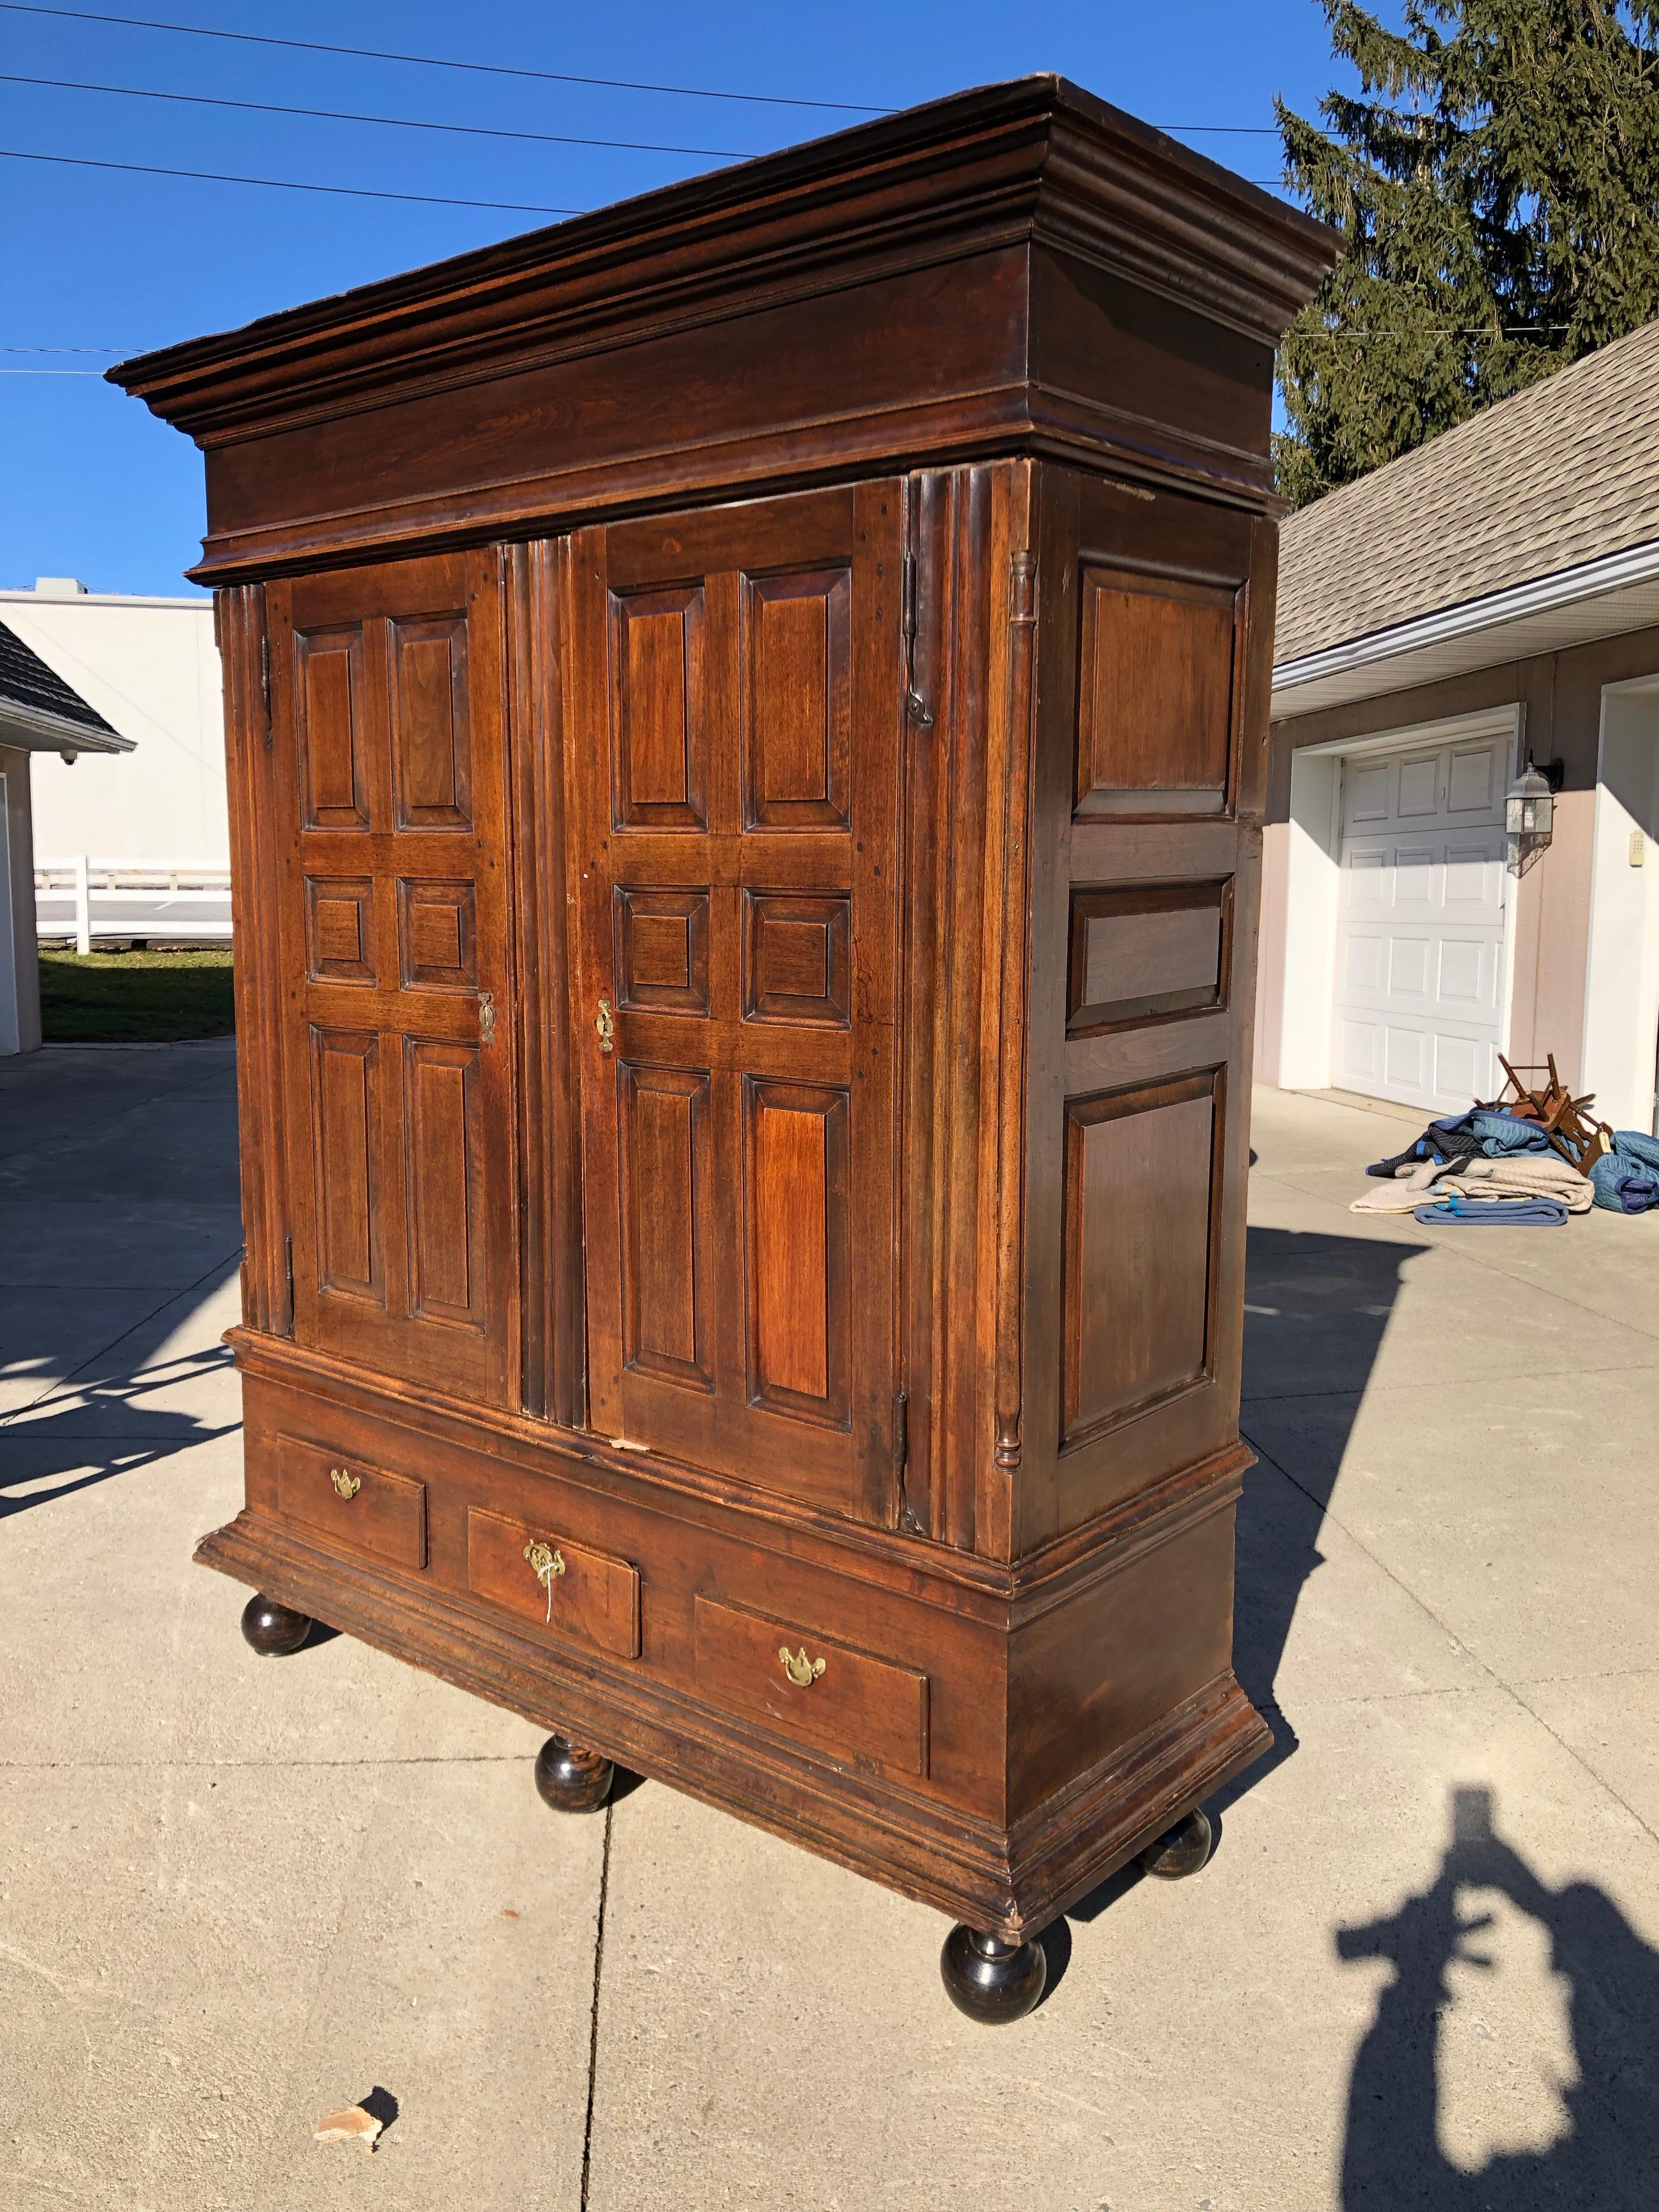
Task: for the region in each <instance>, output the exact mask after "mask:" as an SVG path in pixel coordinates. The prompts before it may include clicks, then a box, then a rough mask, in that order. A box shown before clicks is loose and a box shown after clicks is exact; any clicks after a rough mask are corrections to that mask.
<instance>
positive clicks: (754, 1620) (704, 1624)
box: [696, 1597, 927, 1774]
mask: <svg viewBox="0 0 1659 2212" xmlns="http://www.w3.org/2000/svg"><path fill="white" fill-rule="evenodd" d="M696 1667H697V1687H698V1689H699V1691H700V1692H702V1695H703V1696H704V1697H706V1698H708V1699H709V1700H710V1701H711V1702H712V1703H714V1704H716V1705H723V1706H724V1707H725V1708H726V1711H728V1712H734V1713H746V1714H749V1715H750V1716H751V1717H753V1718H755V1719H757V1720H763V1721H765V1722H766V1723H769V1725H770V1726H771V1727H773V1728H775V1729H777V1730H778V1731H779V1732H780V1733H781V1734H782V1735H790V1736H795V1737H798V1738H799V1739H800V1741H802V1742H805V1743H809V1744H811V1745H812V1746H813V1747H815V1748H817V1749H821V1750H824V1751H829V1752H831V1753H835V1754H836V1756H837V1757H838V1758H840V1759H844V1760H846V1761H847V1763H848V1765H857V1766H867V1767H876V1768H884V1769H885V1770H887V1771H890V1772H892V1773H895V1774H926V1773H927V1676H926V1675H925V1674H916V1673H915V1671H914V1670H913V1669H912V1668H908V1667H896V1666H895V1665H894V1664H893V1663H892V1662H891V1661H890V1660H887V1659H873V1658H872V1657H871V1656H869V1655H868V1653H866V1652H863V1651H853V1650H848V1647H847V1646H846V1645H845V1644H832V1643H829V1642H828V1641H826V1639H825V1638H823V1637H821V1636H814V1635H813V1634H812V1633H811V1631H810V1630H809V1629H808V1628H807V1627H806V1626H805V1625H804V1624H802V1623H800V1622H795V1623H790V1622H787V1621H782V1620H768V1619H767V1618H766V1617H765V1616H764V1615H763V1614H761V1613H743V1612H739V1611H738V1608H737V1607H735V1606H729V1605H722V1604H720V1602H719V1601H718V1600H716V1599H714V1598H708V1597H699V1598H698V1599H697V1601H696Z"/></svg>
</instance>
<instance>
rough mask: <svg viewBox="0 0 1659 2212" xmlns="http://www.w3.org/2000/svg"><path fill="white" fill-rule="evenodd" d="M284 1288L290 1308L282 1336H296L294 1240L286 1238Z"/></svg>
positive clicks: (285, 1315)
mask: <svg viewBox="0 0 1659 2212" xmlns="http://www.w3.org/2000/svg"><path fill="white" fill-rule="evenodd" d="M283 1294H284V1296H285V1297H286V1298H287V1301H288V1306H287V1310H286V1312H285V1313H284V1314H283V1328H282V1334H283V1335H284V1336H292V1335H293V1334H294V1239H293V1238H292V1237H283Z"/></svg>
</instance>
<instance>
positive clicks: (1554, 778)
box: [1504, 757, 1565, 876]
mask: <svg viewBox="0 0 1659 2212" xmlns="http://www.w3.org/2000/svg"><path fill="white" fill-rule="evenodd" d="M1564 777H1565V763H1562V762H1560V761H1559V760H1553V761H1546V762H1545V763H1544V765H1543V767H1542V768H1539V767H1538V766H1537V765H1536V764H1535V763H1534V762H1533V761H1532V759H1531V758H1530V757H1528V762H1527V765H1526V767H1525V769H1523V770H1522V773H1521V775H1518V776H1516V779H1515V781H1514V782H1513V783H1512V784H1511V785H1510V787H1509V790H1508V791H1507V792H1506V793H1504V835H1505V836H1506V837H1507V838H1508V840H1509V847H1510V866H1511V867H1512V868H1513V869H1514V871H1515V872H1516V875H1518V876H1519V875H1524V874H1525V873H1526V872H1527V870H1528V868H1529V867H1530V866H1532V864H1533V862H1534V860H1537V859H1538V857H1539V855H1540V854H1542V853H1544V852H1547V850H1548V848H1549V842H1550V839H1551V838H1552V837H1553V836H1554V834H1555V794H1556V793H1557V792H1558V791H1559V789H1560V788H1561V785H1562V781H1563V779H1564Z"/></svg>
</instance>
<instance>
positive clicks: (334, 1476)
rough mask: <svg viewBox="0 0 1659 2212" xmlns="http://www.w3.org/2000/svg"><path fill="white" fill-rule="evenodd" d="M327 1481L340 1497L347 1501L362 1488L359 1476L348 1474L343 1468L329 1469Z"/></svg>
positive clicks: (360, 1476) (361, 1479)
mask: <svg viewBox="0 0 1659 2212" xmlns="http://www.w3.org/2000/svg"><path fill="white" fill-rule="evenodd" d="M328 1479H329V1480H330V1481H331V1483H332V1484H333V1485H334V1487H335V1489H336V1490H337V1492H338V1493H339V1494H340V1496H341V1497H342V1498H345V1499H347V1500H348V1501H349V1500H350V1499H351V1498H355V1497H356V1495H357V1492H359V1491H360V1490H361V1489H362V1486H363V1478H362V1475H361V1474H347V1473H346V1471H345V1469H344V1468H343V1467H331V1468H330V1469H329V1471H328Z"/></svg>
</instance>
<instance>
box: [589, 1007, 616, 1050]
mask: <svg viewBox="0 0 1659 2212" xmlns="http://www.w3.org/2000/svg"><path fill="white" fill-rule="evenodd" d="M593 1026H594V1028H595V1029H596V1030H598V1031H599V1050H600V1051H601V1052H605V1053H610V1052H615V1050H616V1049H617V1020H616V1017H615V1015H614V1014H613V1013H612V1012H611V1001H610V1000H609V999H601V1000H599V1012H598V1013H597V1014H595V1015H594V1017H593Z"/></svg>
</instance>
